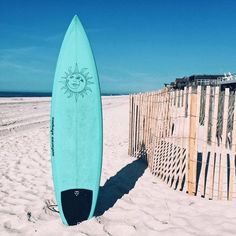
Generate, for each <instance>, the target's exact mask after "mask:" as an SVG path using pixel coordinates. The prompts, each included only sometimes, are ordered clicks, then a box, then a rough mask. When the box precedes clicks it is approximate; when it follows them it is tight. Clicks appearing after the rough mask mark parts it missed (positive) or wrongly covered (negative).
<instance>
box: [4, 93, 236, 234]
mask: <svg viewBox="0 0 236 236" xmlns="http://www.w3.org/2000/svg"><path fill="white" fill-rule="evenodd" d="M49 112H50V99H48V98H24V99H22V98H14V99H10V98H7V99H3V98H2V99H0V150H1V151H0V157H1V165H0V199H1V201H0V235H3V236H5V235H43V236H47V235H48V236H49V235H63V236H66V235H114V236H115V235H121V236H123V235H126V236H127V235H140V236H141V235H145V236H148V235H173V234H175V235H236V224H235V222H236V204H235V202H226V201H208V200H206V199H201V198H198V197H190V196H188V195H186V194H184V193H182V192H177V191H174V190H172V189H169V188H168V186H166V185H165V184H164V183H163V182H161V181H159V180H158V179H157V178H156V177H154V176H152V175H151V174H150V172H149V170H148V169H147V165H146V163H145V161H143V160H135V159H133V158H131V157H129V156H128V155H127V148H128V97H127V96H123V97H104V98H103V112H104V113H103V116H104V159H103V170H102V179H101V189H100V194H99V199H98V204H97V209H96V212H95V217H94V218H92V219H91V220H88V221H86V222H83V223H81V224H80V225H77V226H73V227H66V226H64V225H62V223H61V221H60V218H59V215H58V213H55V212H52V211H50V210H49V209H48V208H47V204H55V198H54V192H53V183H52V177H51V163H50V146H49Z"/></svg>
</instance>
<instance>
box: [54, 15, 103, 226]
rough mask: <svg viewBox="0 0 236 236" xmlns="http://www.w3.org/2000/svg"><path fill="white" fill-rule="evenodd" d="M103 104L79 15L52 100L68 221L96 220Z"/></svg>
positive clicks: (60, 196) (59, 186)
mask: <svg viewBox="0 0 236 236" xmlns="http://www.w3.org/2000/svg"><path fill="white" fill-rule="evenodd" d="M102 143H103V142H102V105H101V94H100V86H99V78H98V74H97V69H96V64H95V61H94V57H93V53H92V50H91V47H90V44H89V41H88V38H87V36H86V33H85V31H84V28H83V26H82V24H81V22H80V20H79V18H78V17H77V16H74V18H73V20H72V22H71V24H70V26H69V28H68V30H67V32H66V35H65V37H64V40H63V43H62V46H61V50H60V54H59V57H58V61H57V67H56V72H55V77H54V84H53V93H52V101H51V161H52V174H53V182H54V190H55V196H56V200H57V204H58V209H59V212H60V216H61V219H62V222H63V223H64V224H66V225H75V224H78V223H79V222H82V221H84V220H87V219H89V218H91V217H92V216H93V213H94V210H95V206H96V201H97V196H98V191H99V184H100V176H101V168H102Z"/></svg>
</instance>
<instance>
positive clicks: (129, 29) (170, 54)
mask: <svg viewBox="0 0 236 236" xmlns="http://www.w3.org/2000/svg"><path fill="white" fill-rule="evenodd" d="M75 14H77V15H78V16H79V18H80V20H81V22H82V23H83V25H84V28H85V31H86V32H87V35H88V37H89V40H90V43H91V46H92V49H93V52H94V56H95V59H96V64H97V68H98V73H99V77H100V84H101V90H102V92H103V93H134V92H142V91H151V90H157V89H160V88H162V87H163V85H164V83H169V82H171V81H173V80H175V78H177V77H183V76H189V75H192V74H222V73H225V72H231V73H234V72H236V1H234V0H224V1H223V0H222V1H218V0H197V1H194V0H156V1H154V0H146V1H145V0H143V1H141V0H136V1H133V0H129V1H127V0H126V1H124V0H116V1H114V0H106V1H105V0H99V1H98V0H97V1H95V0H94V1H93V0H81V1H79V0H73V1H72V0H67V1H66V0H57V1H55V0H51V1H50V0H37V1H36V0H15V1H13V0H0V91H21V92H51V91H52V85H53V78H54V72H55V67H56V62H57V57H58V54H59V50H60V46H61V43H62V40H63V37H64V34H65V32H66V30H67V27H68V26H69V24H70V21H71V20H72V18H73V16H74V15H75Z"/></svg>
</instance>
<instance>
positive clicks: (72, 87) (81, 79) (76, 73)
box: [60, 63, 94, 102]
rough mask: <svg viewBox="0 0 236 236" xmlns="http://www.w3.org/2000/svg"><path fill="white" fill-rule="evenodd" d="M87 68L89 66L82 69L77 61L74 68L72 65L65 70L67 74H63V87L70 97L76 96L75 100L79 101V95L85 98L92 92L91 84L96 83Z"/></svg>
mask: <svg viewBox="0 0 236 236" xmlns="http://www.w3.org/2000/svg"><path fill="white" fill-rule="evenodd" d="M87 70H88V68H82V69H81V70H80V69H79V67H78V64H77V63H75V66H74V69H72V67H70V68H69V69H68V71H66V72H65V75H64V76H62V80H61V81H60V82H61V83H62V84H63V86H62V88H61V89H62V90H64V91H65V92H64V94H66V95H67V97H68V98H70V97H75V101H76V102H77V100H78V98H79V96H81V97H82V98H83V97H84V96H86V95H87V94H88V93H90V92H92V89H91V88H90V85H92V84H94V83H93V82H92V81H91V79H92V78H93V77H92V76H90V75H89V72H88V71H87Z"/></svg>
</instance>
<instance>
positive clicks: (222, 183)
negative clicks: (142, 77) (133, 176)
mask: <svg viewBox="0 0 236 236" xmlns="http://www.w3.org/2000/svg"><path fill="white" fill-rule="evenodd" d="M235 96H236V93H235V91H230V90H229V89H225V90H223V91H221V90H220V87H210V86H207V87H200V86H199V87H197V88H191V87H189V88H185V89H184V90H171V89H168V88H164V89H162V90H160V91H157V92H148V93H140V94H134V95H130V118H129V150H128V152H129V155H131V156H134V157H137V158H139V157H141V156H146V158H147V161H148V166H149V168H150V171H151V173H152V174H153V175H155V176H157V177H159V178H160V179H162V180H163V181H164V182H166V184H168V185H169V186H170V187H172V188H174V189H176V190H180V191H185V192H187V193H188V194H190V195H200V196H202V197H206V198H208V199H219V200H221V199H227V200H232V199H235V198H236V190H235V189H236V180H235V175H236V156H235V154H236V115H234V113H235V111H236V102H235Z"/></svg>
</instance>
